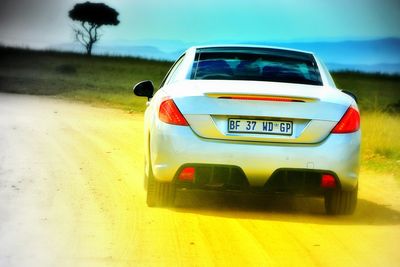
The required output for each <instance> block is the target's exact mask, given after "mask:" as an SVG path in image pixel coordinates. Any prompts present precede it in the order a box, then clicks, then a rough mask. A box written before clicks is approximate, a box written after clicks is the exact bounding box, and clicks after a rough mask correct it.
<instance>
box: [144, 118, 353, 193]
mask: <svg viewBox="0 0 400 267" xmlns="http://www.w3.org/2000/svg"><path fill="white" fill-rule="evenodd" d="M360 135H361V133H360V131H358V132H355V133H351V134H331V135H329V136H328V137H327V138H326V139H325V140H324V141H322V142H320V143H318V144H280V143H262V142H237V141H223V140H214V139H204V138H200V137H198V136H197V135H196V134H195V133H194V132H193V131H192V130H191V129H190V127H185V126H174V125H169V124H165V123H158V125H157V127H156V128H155V130H154V131H153V132H152V133H150V136H151V144H150V152H151V162H152V170H153V173H154V176H155V178H156V179H157V180H160V181H165V182H170V181H172V180H173V179H174V177H175V175H176V173H177V171H178V170H179V169H180V168H181V166H183V165H185V164H220V165H232V166H237V167H239V168H241V169H242V170H243V172H244V174H245V176H246V177H247V180H248V183H249V186H250V187H263V186H264V185H265V184H266V182H267V181H268V179H269V178H270V177H271V175H272V174H273V173H274V172H275V171H276V170H277V169H282V168H287V169H292V168H294V169H315V170H325V171H327V172H331V173H334V174H335V175H336V177H337V178H338V179H339V183H340V186H341V188H342V189H343V190H352V189H354V187H355V186H356V185H357V182H358V170H359V152H360Z"/></svg>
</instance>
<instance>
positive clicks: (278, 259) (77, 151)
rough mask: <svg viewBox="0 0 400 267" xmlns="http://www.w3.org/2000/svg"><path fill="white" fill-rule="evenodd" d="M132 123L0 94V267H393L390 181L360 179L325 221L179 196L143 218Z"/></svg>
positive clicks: (114, 114)
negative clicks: (348, 203) (353, 196)
mask: <svg viewBox="0 0 400 267" xmlns="http://www.w3.org/2000/svg"><path fill="white" fill-rule="evenodd" d="M142 123H143V117H142V116H141V115H130V114H126V113H123V112H121V111H117V110H110V109H101V108H94V107H90V106H86V105H82V104H75V103H69V102H65V101H61V100H55V99H51V98H43V97H33V96H20V95H10V94H0V266H143V265H146V266H147V265H150V266H163V265H164V266H191V265H196V266H213V265H229V266H248V265H251V266H262V265H263V266H266V265H282V266H288V265H293V266H299V265H304V266H396V265H397V266H399V265H400V193H399V192H400V191H399V190H400V186H399V183H398V182H397V181H395V180H394V179H393V177H390V176H377V175H374V174H373V173H366V172H362V175H361V185H360V190H361V191H360V196H359V197H360V200H359V206H358V209H357V211H356V213H355V215H353V216H342V217H329V216H326V215H324V214H323V207H322V202H321V201H318V200H315V199H295V200H290V199H266V198H260V197H257V198H242V199H236V198H235V197H234V196H229V197H228V198H227V200H225V199H224V198H223V197H221V196H214V195H212V194H201V195H190V194H187V193H181V194H179V195H178V199H177V205H178V206H179V207H177V208H173V209H159V208H152V209H151V208H148V207H147V206H146V205H145V193H144V190H143V186H142V170H143V163H142V159H143V155H142ZM203 200H204V201H203ZM262 202H267V203H268V204H266V205H261V204H260V203H262ZM199 203H201V204H199Z"/></svg>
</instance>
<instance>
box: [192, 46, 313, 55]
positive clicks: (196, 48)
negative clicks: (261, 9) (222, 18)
mask: <svg viewBox="0 0 400 267" xmlns="http://www.w3.org/2000/svg"><path fill="white" fill-rule="evenodd" d="M212 48H227V49H229V48H238V49H240V48H243V49H249V48H256V49H275V50H282V51H292V52H299V53H305V54H311V55H314V53H313V52H309V51H304V50H298V49H293V48H287V47H278V46H267V45H251V44H217V45H201V46H192V47H190V48H189V49H195V50H201V49H212ZM189 49H188V50H189Z"/></svg>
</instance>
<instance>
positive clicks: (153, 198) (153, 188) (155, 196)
mask: <svg viewBox="0 0 400 267" xmlns="http://www.w3.org/2000/svg"><path fill="white" fill-rule="evenodd" d="M175 191H176V189H175V185H174V184H173V183H165V182H159V181H157V180H156V179H155V178H154V175H153V172H152V170H151V167H150V170H149V176H148V177H147V205H148V206H149V207H157V206H159V207H168V206H173V205H174V202H175Z"/></svg>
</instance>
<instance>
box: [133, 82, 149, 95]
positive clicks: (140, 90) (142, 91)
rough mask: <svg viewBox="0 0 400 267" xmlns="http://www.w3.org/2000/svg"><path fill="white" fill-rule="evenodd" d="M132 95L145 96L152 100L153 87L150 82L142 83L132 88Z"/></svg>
mask: <svg viewBox="0 0 400 267" xmlns="http://www.w3.org/2000/svg"><path fill="white" fill-rule="evenodd" d="M133 93H134V94H135V95H137V96H146V97H147V98H149V99H150V98H152V97H153V93H154V85H153V82H152V81H143V82H139V83H137V84H136V85H135V86H133Z"/></svg>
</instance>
